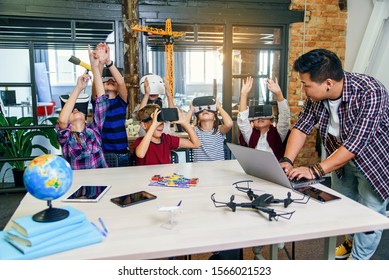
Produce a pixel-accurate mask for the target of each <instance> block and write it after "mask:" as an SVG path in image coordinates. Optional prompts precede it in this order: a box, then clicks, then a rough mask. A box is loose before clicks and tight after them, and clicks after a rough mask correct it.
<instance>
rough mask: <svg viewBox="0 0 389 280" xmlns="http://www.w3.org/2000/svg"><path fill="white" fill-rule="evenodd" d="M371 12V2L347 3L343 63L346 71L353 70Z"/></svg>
mask: <svg viewBox="0 0 389 280" xmlns="http://www.w3.org/2000/svg"><path fill="white" fill-rule="evenodd" d="M372 10H373V1H372V0H352V1H347V33H346V59H345V62H344V69H345V70H346V71H349V72H351V71H352V70H353V67H354V62H355V59H356V57H357V54H358V51H359V46H360V45H361V42H362V39H363V36H364V34H365V31H366V27H367V24H368V23H369V19H370V15H371V12H372Z"/></svg>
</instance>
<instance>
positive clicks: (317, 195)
mask: <svg viewBox="0 0 389 280" xmlns="http://www.w3.org/2000/svg"><path fill="white" fill-rule="evenodd" d="M296 191H298V192H299V193H302V194H305V195H308V196H309V197H311V198H312V199H314V200H316V201H319V202H321V203H326V202H330V201H334V200H338V199H340V197H339V196H336V195H333V194H330V193H328V192H326V191H322V190H319V189H317V188H315V187H312V186H307V187H303V188H299V189H297V190H296Z"/></svg>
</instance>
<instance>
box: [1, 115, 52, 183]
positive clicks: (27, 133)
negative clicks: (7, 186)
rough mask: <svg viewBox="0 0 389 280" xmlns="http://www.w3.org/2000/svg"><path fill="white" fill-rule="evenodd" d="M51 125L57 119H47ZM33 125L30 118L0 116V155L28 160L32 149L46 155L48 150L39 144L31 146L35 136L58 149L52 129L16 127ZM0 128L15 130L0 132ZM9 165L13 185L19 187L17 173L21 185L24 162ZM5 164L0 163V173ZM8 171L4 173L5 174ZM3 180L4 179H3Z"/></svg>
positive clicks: (19, 161)
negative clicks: (13, 181)
mask: <svg viewBox="0 0 389 280" xmlns="http://www.w3.org/2000/svg"><path fill="white" fill-rule="evenodd" d="M45 121H48V122H50V123H51V124H53V125H54V124H55V123H56V122H57V118H54V117H52V118H47V120H45ZM32 124H33V118H32V117H22V118H19V119H18V118H17V117H5V116H4V115H3V114H0V140H1V143H2V144H1V146H0V155H1V157H4V158H28V157H31V156H32V151H33V149H39V150H41V151H42V152H43V153H44V154H47V153H48V149H47V148H46V147H44V146H42V145H40V144H33V140H34V138H35V137H36V136H43V137H44V138H46V139H48V140H49V141H50V144H51V145H52V146H53V147H55V148H57V149H59V143H58V140H57V134H56V132H55V130H54V129H53V128H47V127H46V128H45V127H42V128H39V129H32V128H31V129H29V128H27V129H26V128H21V129H17V127H18V126H19V127H27V126H30V125H32ZM1 127H15V128H16V129H7V130H1ZM8 163H9V164H10V165H11V168H12V171H13V172H14V179H15V185H17V186H18V185H20V182H19V181H18V178H17V175H15V174H17V173H20V175H21V178H20V179H21V183H23V172H24V168H25V162H24V161H23V160H18V161H8ZM4 164H5V162H0V171H1V169H2V168H3V166H4ZM7 171H8V170H6V171H5V173H6V172H7ZM3 178H4V177H3Z"/></svg>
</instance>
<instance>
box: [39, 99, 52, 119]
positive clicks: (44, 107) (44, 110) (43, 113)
mask: <svg viewBox="0 0 389 280" xmlns="http://www.w3.org/2000/svg"><path fill="white" fill-rule="evenodd" d="M50 103H51V104H49V103H42V102H38V105H37V114H38V117H49V116H51V115H52V114H53V113H54V108H55V105H56V103H55V101H51V102H50Z"/></svg>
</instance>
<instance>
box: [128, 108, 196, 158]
mask: <svg viewBox="0 0 389 280" xmlns="http://www.w3.org/2000/svg"><path fill="white" fill-rule="evenodd" d="M165 109H169V111H164V110H163V109H162V110H161V108H160V107H159V106H158V105H157V104H148V105H146V106H144V107H143V108H142V109H140V110H139V111H138V113H137V119H138V120H139V121H140V125H141V127H142V128H143V129H144V130H145V131H146V135H145V136H141V137H138V138H137V139H136V140H135V142H134V150H135V156H136V157H135V162H136V165H152V164H169V163H171V158H170V152H171V150H176V149H178V148H197V147H199V146H200V144H201V143H200V140H199V138H198V137H197V135H196V133H195V132H194V129H193V128H192V126H191V125H190V123H189V122H188V121H187V119H186V118H185V116H183V115H182V113H181V112H179V117H178V114H177V113H178V111H177V110H178V109H177V108H165ZM174 110H175V111H176V113H175V114H173V113H172V111H174ZM166 121H176V123H178V124H181V126H182V127H183V129H184V130H185V131H186V132H187V133H188V136H189V139H185V138H180V137H178V136H174V135H170V134H167V133H164V123H165V122H166Z"/></svg>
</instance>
